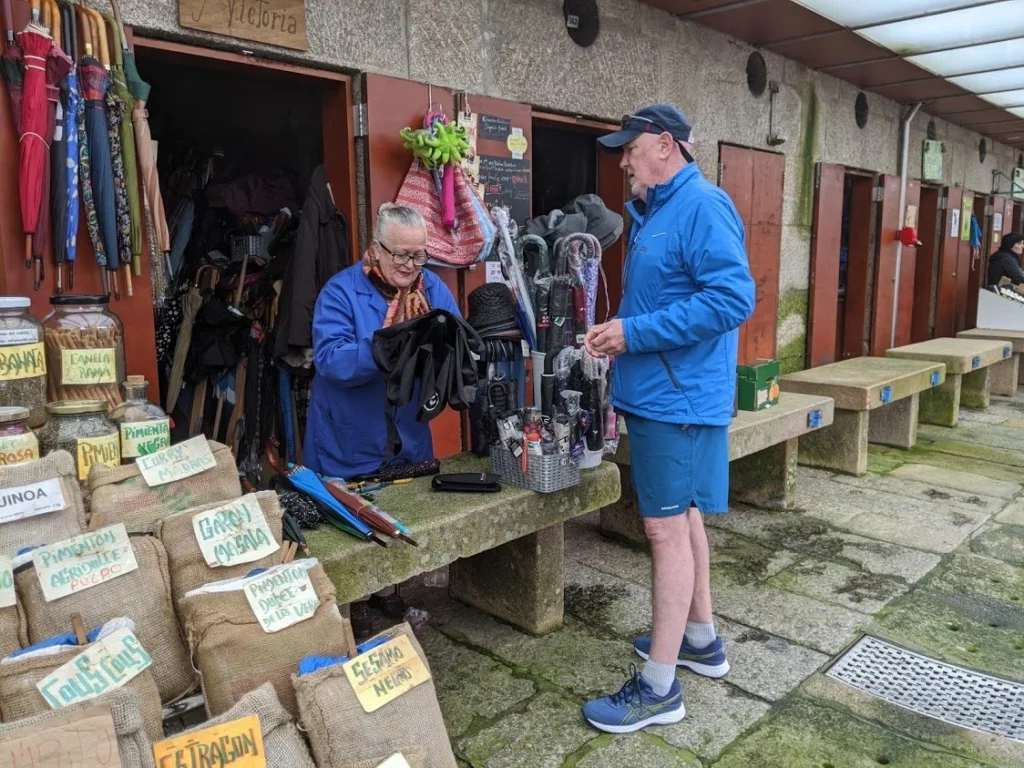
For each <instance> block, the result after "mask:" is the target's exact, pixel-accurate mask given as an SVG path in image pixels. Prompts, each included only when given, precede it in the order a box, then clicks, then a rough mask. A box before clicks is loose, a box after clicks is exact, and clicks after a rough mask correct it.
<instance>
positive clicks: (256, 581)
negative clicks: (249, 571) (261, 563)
mask: <svg viewBox="0 0 1024 768" xmlns="http://www.w3.org/2000/svg"><path fill="white" fill-rule="evenodd" d="M245 598H246V600H248V601H249V607H250V608H252V612H253V614H255V616H256V620H257V621H258V622H259V623H260V626H261V627H262V628H263V631H264V632H280V631H281V630H282V629H287V628H288V627H290V626H292V625H293V624H298V623H299V622H300V621H305V620H306V619H311V618H312V617H313V614H314V613H316V609H317V608H319V607H320V598H319V597H318V596H317V594H316V589H314V588H313V582H312V581H310V580H309V572H308V571H307V570H306V569H305V568H304V567H303V566H302V564H301V563H291V564H289V565H279V566H277V567H275V568H271V569H270V570H268V571H267V572H266V573H261V574H260V575H259V576H253V577H252V578H251V579H246V583H245Z"/></svg>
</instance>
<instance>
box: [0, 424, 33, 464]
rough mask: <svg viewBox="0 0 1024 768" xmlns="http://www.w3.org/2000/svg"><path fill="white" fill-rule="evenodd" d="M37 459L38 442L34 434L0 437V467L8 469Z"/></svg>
mask: <svg viewBox="0 0 1024 768" xmlns="http://www.w3.org/2000/svg"><path fill="white" fill-rule="evenodd" d="M38 458H39V440H38V439H36V433H35V432H26V433H25V434H23V435H11V436H10V437H0V467H10V466H13V465H15V464H24V463H25V462H26V461H35V460H36V459H38Z"/></svg>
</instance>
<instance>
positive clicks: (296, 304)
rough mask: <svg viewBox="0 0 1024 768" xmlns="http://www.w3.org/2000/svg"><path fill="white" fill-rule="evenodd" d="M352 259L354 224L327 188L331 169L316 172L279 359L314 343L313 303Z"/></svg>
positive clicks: (289, 276)
mask: <svg viewBox="0 0 1024 768" xmlns="http://www.w3.org/2000/svg"><path fill="white" fill-rule="evenodd" d="M351 263H352V252H351V249H350V248H349V227H348V221H346V219H345V216H344V214H342V212H341V211H339V210H338V208H337V206H336V205H335V204H334V201H333V200H331V193H330V191H329V190H328V189H327V171H326V170H325V169H324V167H323V166H322V165H321V166H318V167H317V168H316V170H314V171H313V175H312V177H311V179H310V182H309V191H308V192H307V193H306V203H305V205H303V207H302V221H301V223H300V224H299V231H298V235H297V236H296V240H295V251H294V255H293V256H292V260H291V263H290V264H289V265H288V271H287V272H286V273H285V278H284V285H283V286H282V288H281V301H280V304H279V310H278V316H277V335H276V338H275V340H274V355H275V357H284V356H285V355H287V354H288V352H289V351H294V350H296V349H305V348H309V347H312V346H313V307H314V305H315V304H316V299H317V296H319V295H320V291H321V290H323V287H324V286H325V285H326V284H327V281H328V280H330V279H331V278H332V277H334V275H336V274H337V273H338V272H340V271H341V270H343V269H345V267H347V266H349V265H350V264H351Z"/></svg>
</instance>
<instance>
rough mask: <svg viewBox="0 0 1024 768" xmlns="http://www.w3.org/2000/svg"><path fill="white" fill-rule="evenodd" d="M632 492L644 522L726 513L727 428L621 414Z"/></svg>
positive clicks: (727, 488) (727, 494) (727, 471)
mask: <svg viewBox="0 0 1024 768" xmlns="http://www.w3.org/2000/svg"><path fill="white" fill-rule="evenodd" d="M625 418H626V429H627V431H628V433H629V452H630V456H631V458H630V470H631V472H632V475H633V487H634V488H635V489H636V495H637V499H638V500H639V502H640V514H642V515H643V516H644V517H671V516H672V515H681V514H683V513H684V512H686V510H687V509H689V508H690V507H691V506H692V507H696V508H697V509H699V510H700V511H701V512H704V513H707V514H718V513H721V512H726V511H728V509H729V428H728V427H706V426H700V425H695V424H688V425H679V424H667V423H665V422H661V421H650V420H649V419H643V418H640V417H639V416H632V415H629V414H627V415H626V417H625Z"/></svg>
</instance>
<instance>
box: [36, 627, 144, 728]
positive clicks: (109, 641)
mask: <svg viewBox="0 0 1024 768" xmlns="http://www.w3.org/2000/svg"><path fill="white" fill-rule="evenodd" d="M152 663H153V660H152V659H151V658H150V656H149V654H148V653H146V649H145V648H143V647H142V643H140V642H139V639H138V638H137V637H135V635H134V633H133V632H132V631H131V630H130V629H119V630H117V632H114V633H113V634H111V635H108V636H107V637H105V638H103V639H102V640H97V641H96V642H95V643H92V644H91V645H90V646H88V647H87V648H86V649H85V650H84V651H82V652H81V653H80V654H78V655H77V656H75V658H73V659H71V661H69V662H68V663H67V664H63V665H61V666H59V667H57V669H55V670H53V672H51V673H50V674H49V675H47V676H46V677H44V678H43V679H42V680H40V681H39V682H38V683H36V688H38V689H39V692H40V693H41V694H42V695H43V698H44V699H46V703H47V704H49V705H50V707H52V708H53V709H63V708H64V707H69V706H71V705H72V704H77V703H78V702H80V701H88V700H89V699H92V698H95V697H96V696H99V695H101V694H104V693H106V692H107V691H116V690H117V689H118V688H121V687H123V686H124V685H126V684H128V683H129V682H131V680H132V679H133V678H135V677H136V676H138V675H139V674H141V673H142V672H144V671H145V670H146V669H147V668H148V667H149V666H150V665H151V664H152Z"/></svg>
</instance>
